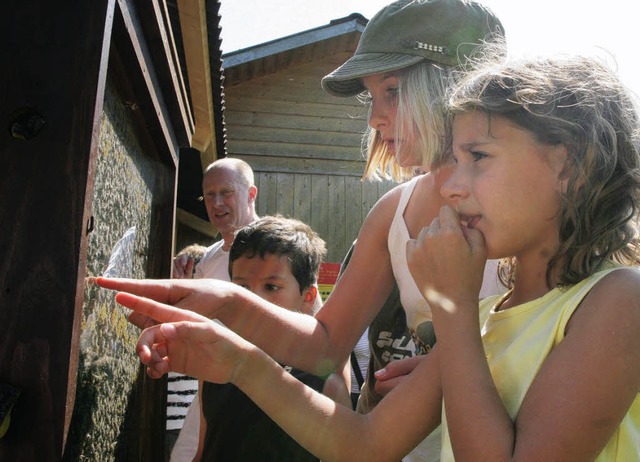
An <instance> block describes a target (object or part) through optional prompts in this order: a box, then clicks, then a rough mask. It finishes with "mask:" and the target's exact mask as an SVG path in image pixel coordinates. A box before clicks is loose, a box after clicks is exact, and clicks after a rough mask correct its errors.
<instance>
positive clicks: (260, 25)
mask: <svg viewBox="0 0 640 462" xmlns="http://www.w3.org/2000/svg"><path fill="white" fill-rule="evenodd" d="M387 3H389V1H388V0H221V8H220V14H221V26H222V51H223V53H227V52H231V51H235V50H238V49H241V48H246V47H249V46H252V45H257V44H259V43H263V42H266V41H269V40H273V39H277V38H280V37H284V36H286V35H290V34H294V33H296V32H301V31H304V30H307V29H311V28H314V27H318V26H322V25H325V24H328V23H329V21H331V20H332V19H337V18H341V17H344V16H348V15H349V14H351V13H361V14H362V15H363V16H365V17H366V18H371V17H372V16H373V15H374V14H375V13H376V12H377V11H378V10H379V9H380V8H382V7H383V6H384V5H386V4H387ZM481 3H484V4H485V5H486V6H488V7H489V8H491V9H492V10H493V11H494V12H495V13H496V14H497V15H498V17H499V18H500V19H501V21H502V23H503V25H504V26H505V29H506V33H507V40H508V42H509V49H510V50H511V53H513V54H516V55H517V54H527V53H545V52H547V51H551V52H573V51H577V52H581V53H587V54H596V55H598V56H601V57H604V59H606V60H607V62H609V63H610V64H612V66H614V67H615V68H617V69H618V72H619V75H620V77H621V78H622V80H623V81H624V82H625V84H626V85H627V86H629V87H630V88H631V89H632V90H633V91H634V92H635V93H636V94H638V95H640V75H639V73H640V53H639V52H638V40H637V38H636V37H635V34H636V33H638V29H640V25H639V23H638V20H639V19H640V14H639V13H640V5H639V4H638V3H637V2H636V1H635V0H609V1H606V2H598V3H592V2H586V1H584V0H536V1H522V0H481Z"/></svg>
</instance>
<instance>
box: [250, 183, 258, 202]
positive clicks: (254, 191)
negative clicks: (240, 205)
mask: <svg viewBox="0 0 640 462" xmlns="http://www.w3.org/2000/svg"><path fill="white" fill-rule="evenodd" d="M256 197H258V188H256V187H255V186H251V187H250V188H249V203H250V204H251V203H252V202H255V200H256Z"/></svg>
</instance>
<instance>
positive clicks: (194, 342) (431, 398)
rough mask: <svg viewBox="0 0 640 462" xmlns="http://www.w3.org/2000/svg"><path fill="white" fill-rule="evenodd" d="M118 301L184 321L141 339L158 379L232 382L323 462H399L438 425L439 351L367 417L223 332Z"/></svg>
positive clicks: (195, 318) (181, 314) (134, 300)
mask: <svg viewBox="0 0 640 462" xmlns="http://www.w3.org/2000/svg"><path fill="white" fill-rule="evenodd" d="M117 298H118V301H119V302H120V303H122V304H123V305H124V306H127V307H129V308H132V309H137V308H139V307H140V306H141V305H143V304H150V303H151V304H156V305H157V308H158V309H157V314H158V316H159V317H160V318H161V319H166V318H172V319H174V320H177V319H182V320H183V321H182V322H175V323H171V324H160V325H155V326H153V327H150V328H148V329H145V331H144V332H143V333H142V334H141V336H140V340H139V342H138V347H137V351H138V355H139V356H140V359H141V361H142V362H143V363H144V364H146V365H147V373H148V374H149V375H150V376H151V377H154V378H157V377H160V376H162V375H163V374H164V373H166V372H167V371H168V370H169V369H170V370H175V371H181V372H182V373H187V374H189V375H191V376H195V377H198V378H199V379H202V380H207V381H211V382H215V383H226V382H231V383H233V384H235V385H236V386H237V387H239V388H240V389H241V390H242V391H243V392H244V393H245V394H247V395H248V396H249V397H250V398H251V399H252V400H254V401H255V402H256V404H258V406H260V407H261V408H262V409H263V410H264V411H265V412H266V413H267V414H268V415H269V416H270V417H271V418H272V419H273V420H274V421H275V422H276V423H278V425H280V426H281V427H282V428H283V429H284V430H285V431H286V432H287V433H289V434H290V435H291V436H292V437H293V438H294V439H296V440H297V441H298V442H299V443H300V444H301V445H302V446H304V447H305V448H307V449H308V450H309V451H310V452H312V453H314V454H315V455H316V456H318V457H319V458H321V459H322V460H324V461H327V462H329V461H332V460H336V461H343V460H350V461H360V460H362V461H370V460H381V461H386V460H389V461H397V460H399V459H401V458H402V457H403V456H404V455H405V454H407V453H408V452H409V451H410V450H411V449H412V448H413V447H415V445H417V444H418V443H419V442H420V441H421V440H422V439H423V438H424V437H425V436H426V435H427V434H428V433H429V432H430V431H431V430H433V429H434V428H435V427H436V426H437V425H438V424H439V421H440V409H441V405H442V404H441V399H442V395H441V390H440V377H439V375H438V367H437V361H438V359H437V354H436V350H437V348H436V349H434V351H433V352H432V353H431V354H429V355H428V358H427V359H425V360H424V361H422V362H421V365H420V367H418V368H416V370H415V371H414V372H413V373H412V375H411V377H409V378H408V379H407V380H405V381H404V382H403V383H402V384H401V385H400V386H398V387H397V388H396V389H394V391H393V392H392V393H390V394H389V395H388V396H387V397H385V399H384V400H383V402H382V403H380V404H379V405H378V407H377V408H376V409H375V410H374V411H372V413H370V414H367V415H366V416H365V415H360V414H356V413H355V412H353V411H352V410H351V409H350V405H349V406H342V405H340V404H338V403H336V402H334V401H332V400H331V399H329V398H327V397H326V396H324V395H322V394H320V393H317V392H315V391H314V390H312V389H311V388H309V387H307V386H305V385H304V384H303V383H301V382H300V381H298V380H297V379H295V378H294V377H293V376H291V375H290V374H289V373H287V372H286V371H285V370H284V369H283V368H282V367H281V366H280V365H279V364H278V363H276V362H275V361H274V360H273V359H271V358H270V357H269V356H268V355H266V354H265V353H264V352H263V351H262V350H260V349H258V348H257V347H255V346H253V345H251V344H250V343H248V342H247V341H245V340H244V339H242V338H241V337H239V336H238V335H236V334H234V333H233V332H232V331H230V330H229V329H226V328H225V327H224V326H221V325H218V324H216V323H215V322H213V321H210V320H208V319H205V318H203V317H202V316H200V315H197V314H195V313H192V312H190V311H186V310H180V309H177V308H173V307H169V306H162V305H160V304H157V303H156V302H152V301H149V300H144V299H139V298H138V297H136V296H133V295H129V294H119V295H118V297H117ZM408 396H411V397H414V398H411V399H407V397H408ZM282 403H286V406H283V405H282Z"/></svg>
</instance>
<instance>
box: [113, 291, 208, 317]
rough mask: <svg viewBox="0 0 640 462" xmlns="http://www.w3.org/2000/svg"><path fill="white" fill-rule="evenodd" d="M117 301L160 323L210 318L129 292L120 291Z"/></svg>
mask: <svg viewBox="0 0 640 462" xmlns="http://www.w3.org/2000/svg"><path fill="white" fill-rule="evenodd" d="M116 302H118V303H119V304H120V305H122V306H124V307H126V308H129V309H131V310H133V311H135V312H136V313H138V314H141V315H144V316H147V317H149V318H152V319H154V320H156V321H157V322H160V323H163V322H177V321H206V320H207V319H208V318H205V317H204V316H201V315H199V314H197V313H195V312H193V311H190V310H183V309H180V308H176V307H173V306H170V305H165V304H164V303H160V302H156V301H155V300H151V299H148V298H144V297H139V296H138V295H134V294H130V293H127V292H119V293H118V294H116Z"/></svg>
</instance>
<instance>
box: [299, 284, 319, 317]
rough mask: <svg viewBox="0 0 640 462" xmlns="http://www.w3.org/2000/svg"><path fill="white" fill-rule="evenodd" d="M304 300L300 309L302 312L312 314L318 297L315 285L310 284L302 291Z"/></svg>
mask: <svg viewBox="0 0 640 462" xmlns="http://www.w3.org/2000/svg"><path fill="white" fill-rule="evenodd" d="M303 295H304V301H303V302H302V309H301V310H300V311H302V312H303V313H306V314H310V315H312V316H313V315H314V314H315V311H316V310H315V304H316V300H317V298H318V288H317V287H316V286H315V285H313V284H312V285H310V286H309V287H307V289H306V290H305V291H304V294H303Z"/></svg>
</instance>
